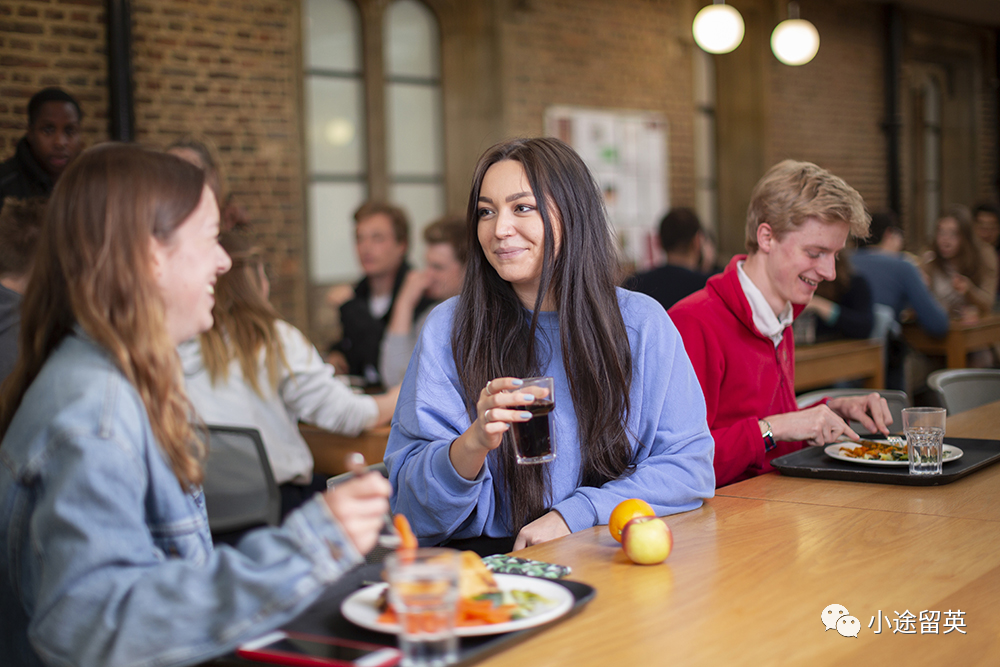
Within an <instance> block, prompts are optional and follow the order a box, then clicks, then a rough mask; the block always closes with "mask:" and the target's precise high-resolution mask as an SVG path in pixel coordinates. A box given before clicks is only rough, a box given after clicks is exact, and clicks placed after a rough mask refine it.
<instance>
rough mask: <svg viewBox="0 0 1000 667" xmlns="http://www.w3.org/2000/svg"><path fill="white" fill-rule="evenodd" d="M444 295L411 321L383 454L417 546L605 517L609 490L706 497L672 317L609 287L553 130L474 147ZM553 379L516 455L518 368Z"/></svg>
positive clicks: (618, 495)
mask: <svg viewBox="0 0 1000 667" xmlns="http://www.w3.org/2000/svg"><path fill="white" fill-rule="evenodd" d="M468 225H469V238H470V249H469V265H468V268H467V271H466V277H465V283H464V285H463V288H462V293H461V295H460V296H458V297H455V298H453V299H450V300H448V301H446V302H445V303H444V304H442V305H441V306H439V307H438V308H437V309H435V311H434V312H433V313H431V315H430V317H429V318H428V320H427V323H426V324H425V326H424V329H423V332H422V333H421V337H420V341H419V343H418V345H417V348H416V350H415V351H414V358H413V359H412V360H411V363H410V368H409V369H408V371H407V374H406V379H405V380H404V382H403V389H402V391H401V393H400V398H399V402H398V405H397V409H396V416H395V420H394V424H393V431H392V434H391V436H390V438H389V445H388V448H387V450H386V464H387V465H388V467H389V471H390V480H391V481H392V482H393V488H394V489H395V492H394V496H393V506H394V507H393V508H394V510H395V511H397V512H402V513H404V514H406V515H407V517H409V519H410V521H411V523H412V524H413V526H414V530H415V532H416V533H417V535H418V537H419V538H420V539H421V542H422V543H425V544H429V543H438V542H443V541H447V540H449V539H458V538H479V537H494V538H501V537H509V538H516V540H515V542H514V547H515V548H520V547H522V546H525V545H530V544H534V543H538V542H543V541H546V540H549V539H553V538H555V537H559V536H560V535H565V534H568V533H570V532H572V531H576V530H581V529H583V528H586V527H589V526H593V525H595V524H599V523H607V522H608V519H609V516H610V513H611V511H612V510H613V509H614V507H615V506H616V505H617V504H618V503H619V502H620V501H622V500H624V499H627V498H633V497H637V498H643V499H645V500H647V501H648V502H649V503H650V504H651V505H652V506H653V508H654V509H655V510H656V511H657V513H658V514H660V515H664V514H670V513H673V512H678V511H684V510H689V509H693V508H695V507H697V506H699V505H700V504H701V501H702V499H703V498H707V497H710V496H711V495H712V488H713V486H714V478H713V476H712V438H711V435H710V434H709V431H708V427H707V425H706V419H705V403H704V399H703V397H702V394H701V390H700V388H699V385H698V380H697V377H696V376H695V374H694V371H693V369H692V367H691V363H690V361H689V360H688V358H687V355H686V354H685V352H684V347H683V344H682V342H681V340H680V337H679V336H678V334H677V331H676V329H674V327H673V325H672V324H671V322H670V319H669V318H668V317H667V316H666V313H665V312H664V311H663V308H662V307H661V306H660V305H659V304H658V303H657V302H655V301H653V300H652V299H650V298H649V297H647V296H645V295H642V294H637V293H632V292H628V291H626V290H622V289H619V288H616V279H617V273H618V269H617V262H616V255H615V250H614V240H613V236H612V231H611V228H610V227H609V225H608V221H607V216H606V213H605V210H604V205H603V199H602V197H601V193H600V190H599V189H598V187H597V185H596V183H595V182H594V179H593V177H592V176H591V174H590V172H589V171H588V170H587V167H586V165H585V164H584V163H583V161H582V160H581V159H580V157H579V156H578V155H577V154H576V153H575V152H574V151H573V150H572V149H571V148H570V147H569V146H567V145H566V144H564V143H563V142H561V141H559V140H557V139H518V140H512V141H507V142H504V143H501V144H498V145H496V146H494V147H493V148H491V149H490V150H488V151H487V152H486V154H485V155H483V157H482V158H480V160H479V164H478V165H477V167H476V171H475V176H474V179H473V187H472V192H471V194H470V197H469V208H468ZM539 375H550V376H553V377H554V378H555V404H556V408H555V410H554V411H553V412H552V423H553V425H554V434H555V438H556V441H557V457H556V459H555V461H553V462H551V463H547V464H544V465H519V464H518V463H517V462H516V458H515V452H514V451H513V446H512V444H511V443H510V442H508V439H509V436H506V435H505V434H506V433H507V432H508V430H509V428H510V424H512V423H515V422H521V421H527V419H528V417H527V415H528V413H525V412H522V411H521V410H520V409H517V410H515V409H511V408H512V407H514V406H519V405H524V404H525V400H526V399H525V398H524V397H523V396H522V395H521V393H519V392H518V391H517V387H518V386H519V385H518V382H519V380H518V378H527V377H532V376H539Z"/></svg>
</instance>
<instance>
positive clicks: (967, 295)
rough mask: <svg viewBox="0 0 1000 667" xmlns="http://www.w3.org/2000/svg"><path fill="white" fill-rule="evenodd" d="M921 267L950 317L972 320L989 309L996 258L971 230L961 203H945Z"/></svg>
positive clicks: (995, 274) (966, 211) (992, 295)
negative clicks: (945, 206)
mask: <svg viewBox="0 0 1000 667" xmlns="http://www.w3.org/2000/svg"><path fill="white" fill-rule="evenodd" d="M923 260H924V263H923V270H924V273H925V274H926V276H927V280H928V282H929V284H930V289H931V293H932V294H933V295H934V298H936V299H937V300H938V303H940V304H941V306H942V307H944V309H945V310H946V311H947V312H948V315H949V317H951V318H952V319H954V320H962V321H966V322H970V321H975V320H977V319H978V318H979V317H980V316H982V315H985V314H987V313H989V312H990V311H991V310H992V309H993V302H994V300H995V299H996V290H997V257H996V253H995V252H994V251H993V249H992V248H989V247H987V246H986V245H985V244H983V243H982V242H981V241H980V240H979V239H978V238H977V237H976V235H975V234H974V232H973V231H972V216H971V214H970V213H969V209H968V208H966V207H965V206H960V205H952V206H949V207H948V208H947V209H946V210H945V212H944V215H942V216H941V217H940V218H938V221H937V224H936V225H935V227H934V240H933V244H932V246H931V249H930V250H929V251H928V252H927V253H925V254H924V257H923Z"/></svg>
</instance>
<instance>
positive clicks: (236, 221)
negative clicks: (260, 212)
mask: <svg viewBox="0 0 1000 667" xmlns="http://www.w3.org/2000/svg"><path fill="white" fill-rule="evenodd" d="M167 152H168V153H170V154H171V155H176V156H177V157H179V158H180V159H182V160H184V161H186V162H190V163H191V164H193V165H194V166H196V167H198V168H199V169H201V170H202V171H204V172H205V183H206V185H208V187H210V188H212V192H214V193H215V201H217V202H218V203H219V210H220V212H221V215H222V221H221V223H220V224H221V226H222V229H223V231H225V230H229V229H235V228H237V227H242V226H243V225H245V224H247V215H246V211H244V210H243V208H242V207H241V206H240V205H238V204H237V203H236V202H235V201H234V197H233V193H232V192H229V193H227V192H226V178H225V174H224V172H223V168H222V162H221V160H220V159H219V155H218V152H217V151H216V150H215V147H214V146H213V145H212V143H211V142H210V141H207V140H204V141H203V140H200V139H195V138H194V137H184V138H182V139H178V140H177V141H175V142H174V143H172V144H170V146H168V147H167Z"/></svg>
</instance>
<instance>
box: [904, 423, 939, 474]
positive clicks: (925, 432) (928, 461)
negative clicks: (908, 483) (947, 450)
mask: <svg viewBox="0 0 1000 667" xmlns="http://www.w3.org/2000/svg"><path fill="white" fill-rule="evenodd" d="M944 422H945V409H944V408H904V409H903V432H904V433H905V434H906V453H907V457H908V458H909V460H910V474H911V475H940V474H941V468H942V464H943V462H944Z"/></svg>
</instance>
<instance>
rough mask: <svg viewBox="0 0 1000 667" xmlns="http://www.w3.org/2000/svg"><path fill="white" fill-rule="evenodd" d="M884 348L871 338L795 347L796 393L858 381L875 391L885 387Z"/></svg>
mask: <svg viewBox="0 0 1000 667" xmlns="http://www.w3.org/2000/svg"><path fill="white" fill-rule="evenodd" d="M882 348H883V345H882V341H878V340H870V339H863V340H837V341H831V342H829V343H815V344H813V345H796V346H795V391H796V393H798V392H801V391H805V390H807V389H816V388H818V387H828V386H830V385H831V384H833V383H835V382H840V381H843V380H857V379H861V380H864V385H865V386H866V387H869V388H872V389H881V388H883V387H885V361H884V360H883V352H882Z"/></svg>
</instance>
